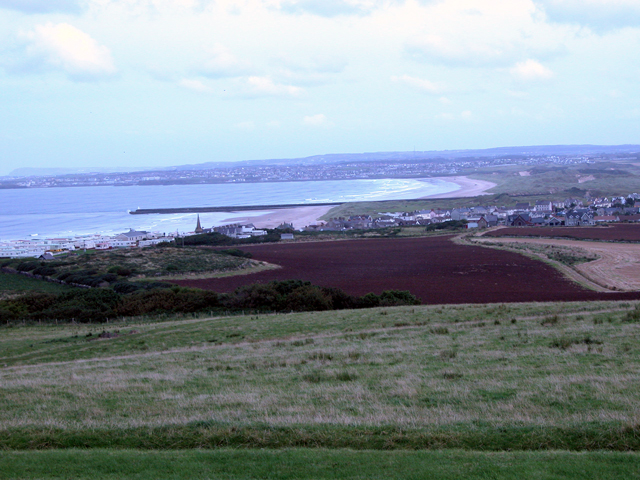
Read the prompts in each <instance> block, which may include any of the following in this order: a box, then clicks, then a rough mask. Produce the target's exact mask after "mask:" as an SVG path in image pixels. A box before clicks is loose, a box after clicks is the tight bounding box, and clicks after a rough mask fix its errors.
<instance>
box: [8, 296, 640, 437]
mask: <svg viewBox="0 0 640 480" xmlns="http://www.w3.org/2000/svg"><path fill="white" fill-rule="evenodd" d="M639 318H640V310H637V309H636V308H635V305H633V304H630V303H623V304H619V303H613V302H598V303H585V304H580V303H573V304H559V303H556V304H514V305H489V306H447V307H433V306H431V307H428V306H418V307H399V308H387V309H371V310H359V311H340V312H322V313H304V314H303V313H301V314H287V315H268V316H267V315H260V316H238V317H218V318H191V319H186V320H175V321H165V322H151V321H149V322H147V323H144V322H138V323H135V324H132V323H129V324H115V325H114V324H110V325H104V326H78V325H64V326H61V325H59V326H55V325H53V326H38V325H31V326H28V325H27V326H14V327H3V328H2V330H0V352H1V353H0V425H2V430H1V431H0V448H9V449H15V448H18V449H23V448H51V447H61V448H62V447H67V448H68V447H103V448H108V447H118V448H191V447H219V446H242V447H261V448H271V447H274V448H276V447H277V448H282V447H297V446H314V447H332V448H357V449H366V448H373V449H397V448H400V449H404V448H409V449H412V448H464V449H469V450H507V449H512V450H529V449H536V450H537V449H570V450H597V449H613V450H637V449H640V427H639V426H638V425H639V424H640V412H639V411H638V409H637V405H638V404H639V403H640V375H639V372H640V343H639V342H638V339H639V328H640V323H639V320H638V319H639ZM103 329H105V330H107V331H109V332H111V335H107V336H104V335H103V338H96V337H98V335H99V333H100V332H101V331H102V330H103ZM107 337H110V338H107Z"/></svg>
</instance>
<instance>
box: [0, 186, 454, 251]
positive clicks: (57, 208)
mask: <svg viewBox="0 0 640 480" xmlns="http://www.w3.org/2000/svg"><path fill="white" fill-rule="evenodd" d="M457 188H458V185H456V184H455V183H451V182H446V181H443V180H439V179H425V180H413V179H376V180H336V181H309V182H270V183H266V182H265V183H225V184H211V185H166V186H165V185H154V186H127V187H112V186H95V187H68V188H28V189H15V190H0V240H11V239H22V238H33V237H34V236H37V237H52V236H71V235H86V234H93V233H101V234H105V235H113V234H115V233H120V232H123V231H127V230H128V229H129V228H133V229H136V230H148V231H160V232H163V233H171V232H176V231H179V232H187V231H193V228H194V227H195V222H196V214H171V215H159V214H155V215H130V214H129V211H131V210H136V209H138V208H179V207H214V206H215V207H218V206H230V205H232V206H239V207H241V206H250V205H280V204H298V203H304V204H309V205H313V204H314V203H327V202H355V201H376V200H395V199H412V198H421V197H425V196H428V195H434V194H439V193H446V192H450V191H453V190H456V189H457ZM241 211H242V209H241V208H239V209H237V210H232V211H230V212H220V213H205V214H201V216H200V218H201V221H202V225H203V226H204V227H211V226H216V225H221V224H223V223H224V221H225V219H228V218H229V217H232V216H234V215H235V214H237V213H238V212H241ZM264 213H268V212H267V211H252V212H250V213H249V215H251V216H258V215H261V214H264Z"/></svg>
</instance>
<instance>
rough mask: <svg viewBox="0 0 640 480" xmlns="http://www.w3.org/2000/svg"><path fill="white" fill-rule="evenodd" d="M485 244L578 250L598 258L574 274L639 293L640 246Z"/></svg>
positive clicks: (561, 242) (547, 242)
mask: <svg viewBox="0 0 640 480" xmlns="http://www.w3.org/2000/svg"><path fill="white" fill-rule="evenodd" d="M476 241H482V237H478V238H476ZM486 241H489V242H492V243H493V242H500V243H507V244H508V243H514V242H517V243H524V244H536V245H555V246H560V247H569V248H571V247H575V248H581V249H583V250H587V251H588V252H591V253H594V254H596V255H597V256H599V257H600V258H599V259H597V260H594V261H592V262H587V263H583V264H580V265H577V266H576V267H575V269H576V270H577V271H578V272H580V273H581V274H582V275H584V276H585V277H587V278H588V279H589V280H591V281H592V282H595V283H597V284H599V285H602V286H603V287H606V288H609V289H614V290H622V291H637V290H640V245H638V244H628V243H605V242H588V241H584V240H565V239H557V238H500V239H486Z"/></svg>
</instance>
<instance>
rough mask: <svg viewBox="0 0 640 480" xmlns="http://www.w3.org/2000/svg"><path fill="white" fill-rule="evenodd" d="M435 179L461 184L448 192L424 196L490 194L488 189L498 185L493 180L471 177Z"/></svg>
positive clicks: (449, 196) (448, 196)
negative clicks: (456, 188)
mask: <svg viewBox="0 0 640 480" xmlns="http://www.w3.org/2000/svg"><path fill="white" fill-rule="evenodd" d="M433 178H434V179H438V180H444V181H445V182H453V183H457V184H458V185H460V188H459V189H458V190H454V191H453V192H448V193H438V194H436V195H429V196H428V197H423V198H454V197H475V196H477V195H490V193H489V192H487V190H489V189H491V188H493V187H495V186H496V184H495V183H493V182H487V181H486V180H475V179H473V178H469V177H462V176H460V177H433Z"/></svg>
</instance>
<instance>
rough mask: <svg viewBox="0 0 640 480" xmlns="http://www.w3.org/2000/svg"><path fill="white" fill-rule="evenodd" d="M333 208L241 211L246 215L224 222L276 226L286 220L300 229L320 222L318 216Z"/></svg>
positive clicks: (267, 226)
mask: <svg viewBox="0 0 640 480" xmlns="http://www.w3.org/2000/svg"><path fill="white" fill-rule="evenodd" d="M332 208H333V207H332V206H309V207H295V208H283V209H279V210H274V211H272V212H269V213H265V214H263V215H258V216H251V215H250V213H251V212H239V213H245V214H246V215H245V216H242V217H232V218H227V219H225V220H224V223H253V224H254V225H255V226H256V227H257V228H274V227H277V226H278V225H280V224H282V223H283V222H286V223H293V227H294V228H296V229H299V228H302V227H306V226H307V225H313V224H316V223H319V222H318V218H320V217H321V216H323V215H324V214H326V213H327V212H328V211H329V210H331V209H332Z"/></svg>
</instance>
